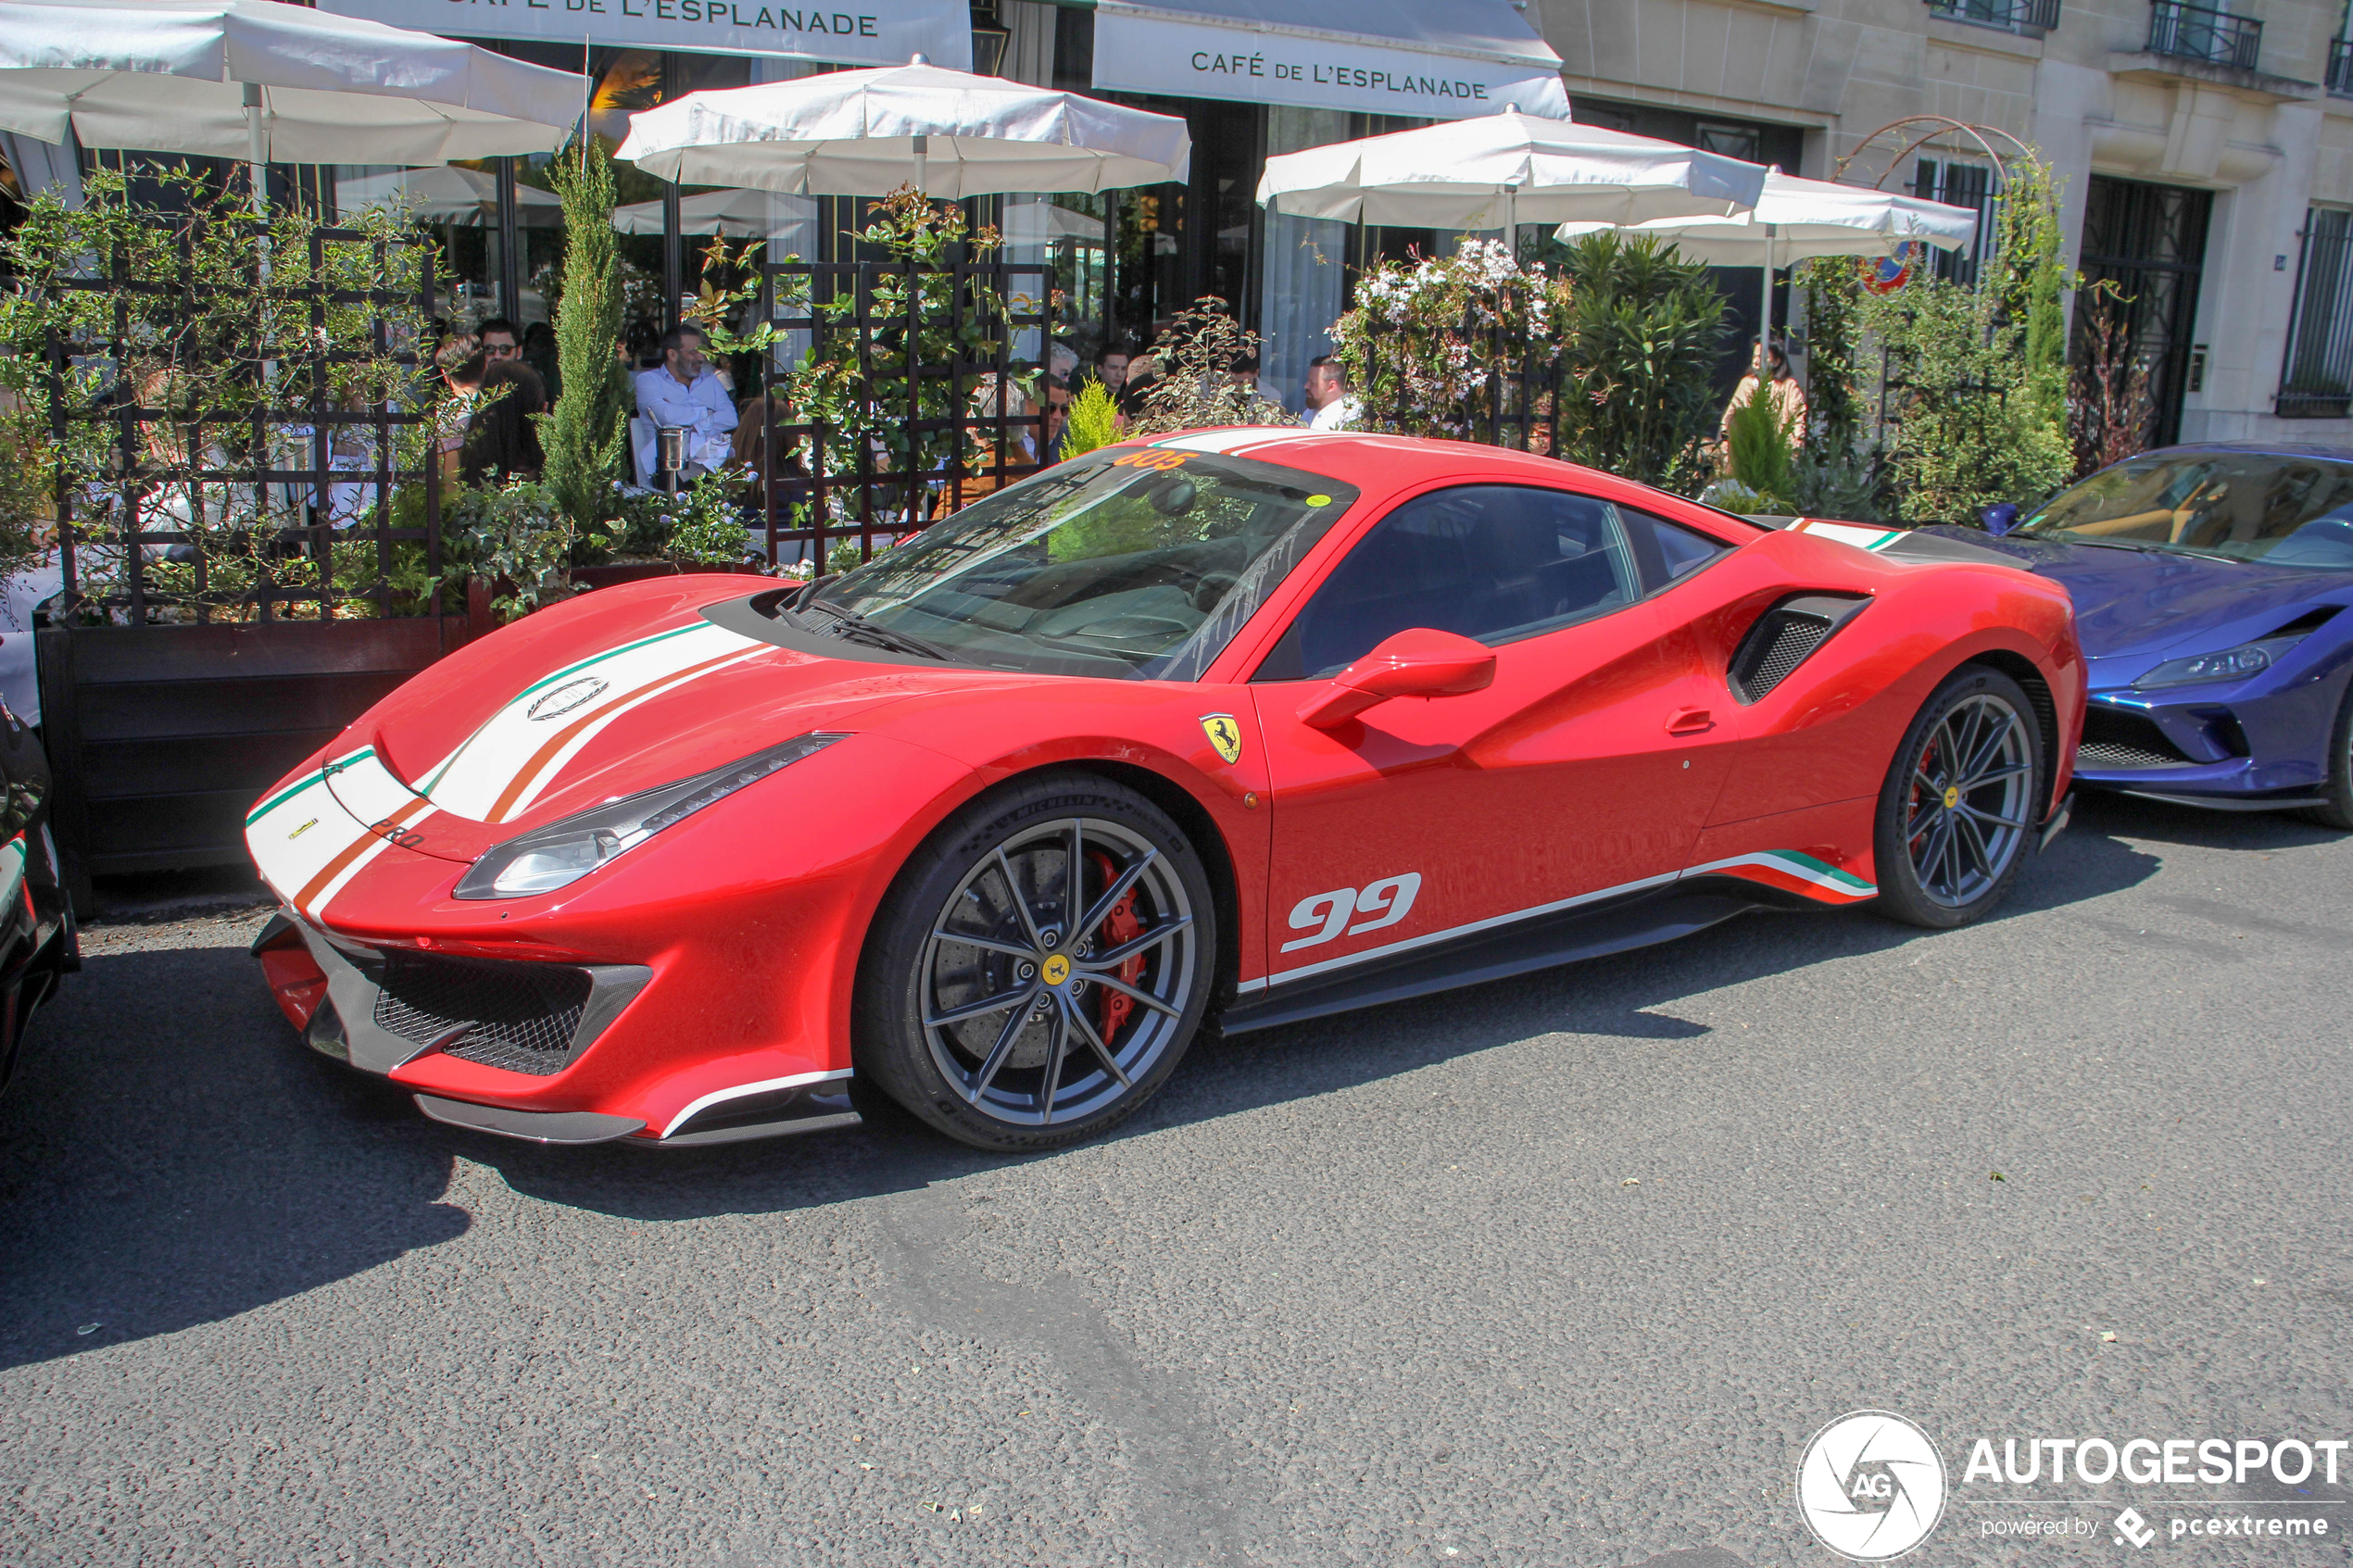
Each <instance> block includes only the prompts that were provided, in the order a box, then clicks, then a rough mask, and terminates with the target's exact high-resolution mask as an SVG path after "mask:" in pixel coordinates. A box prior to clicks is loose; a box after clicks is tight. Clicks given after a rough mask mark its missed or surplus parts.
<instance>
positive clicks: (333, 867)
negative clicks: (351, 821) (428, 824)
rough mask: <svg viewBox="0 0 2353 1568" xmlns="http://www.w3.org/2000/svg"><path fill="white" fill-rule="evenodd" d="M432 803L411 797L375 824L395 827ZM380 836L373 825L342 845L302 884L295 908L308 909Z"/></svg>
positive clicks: (296, 897)
mask: <svg viewBox="0 0 2353 1568" xmlns="http://www.w3.org/2000/svg"><path fill="white" fill-rule="evenodd" d="M432 804H433V802H431V801H430V800H426V799H423V798H422V797H416V798H412V799H410V801H409V804H408V805H406V806H403V807H402V808H401V809H399V810H397V811H395V812H394V813H393V814H392V815H391V816H389V817H386V818H385V819H384V821H383V822H381V823H378V824H377V826H379V827H388V828H396V827H398V826H399V825H400V824H401V823H403V822H407V821H409V818H411V817H413V816H415V815H416V814H417V813H418V812H420V811H422V810H424V809H427V808H428V807H430V806H431V805H432ZM382 836H383V835H382V834H379V833H378V832H377V831H376V828H375V827H371V828H369V829H368V831H367V832H365V833H363V834H360V835H359V838H358V839H357V840H356V841H354V842H353V843H350V844H347V845H346V846H344V848H343V853H341V854H339V855H337V856H336V857H335V858H334V859H332V860H329V861H328V862H327V863H326V865H325V866H324V867H322V868H321V870H320V872H319V874H318V875H317V876H314V877H312V878H311V879H310V880H309V881H308V882H307V883H304V884H303V885H302V891H301V892H299V893H297V894H296V895H295V901H294V902H295V908H296V909H309V908H310V900H311V899H313V898H315V897H318V896H319V895H320V894H321V893H323V892H325V891H326V888H327V884H329V883H331V882H333V881H334V879H335V878H336V877H338V876H340V875H342V874H343V871H344V868H345V867H346V866H348V865H350V864H351V862H352V861H354V860H356V859H359V857H360V856H362V855H364V854H366V853H367V851H368V846H369V845H371V844H373V843H375V842H376V840H377V839H378V838H380V837H382ZM314 912H315V911H314Z"/></svg>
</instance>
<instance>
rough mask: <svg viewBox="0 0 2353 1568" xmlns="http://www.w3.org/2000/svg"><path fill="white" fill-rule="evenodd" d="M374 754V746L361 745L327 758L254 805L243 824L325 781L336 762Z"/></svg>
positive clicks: (250, 824) (266, 813)
mask: <svg viewBox="0 0 2353 1568" xmlns="http://www.w3.org/2000/svg"><path fill="white" fill-rule="evenodd" d="M375 754H376V748H375V747H374V746H361V747H360V748H359V750H357V751H355V752H352V753H350V754H349V755H348V756H344V757H336V758H331V759H328V761H327V762H326V763H325V764H323V765H322V766H321V768H320V770H319V771H317V772H315V773H313V774H311V775H310V776H309V777H308V778H307V779H305V780H303V781H302V782H301V783H300V784H288V785H287V786H286V787H285V788H283V789H282V790H280V791H279V792H278V793H277V794H275V795H273V796H271V797H270V798H269V799H267V800H265V801H263V802H262V803H261V804H260V805H258V806H257V807H255V808H254V809H253V810H252V811H251V812H249V813H248V814H247V815H246V817H245V826H247V827H251V826H253V824H254V823H256V822H259V821H261V819H262V818H264V817H266V816H268V815H269V814H270V813H271V812H272V811H274V810H276V809H278V808H279V807H281V806H283V805H284V804H285V803H286V802H287V801H289V800H292V799H293V798H294V797H296V796H297V795H300V794H301V793H302V792H303V791H304V790H306V789H308V788H309V787H310V786H311V785H312V784H324V783H326V780H327V769H328V768H331V767H333V766H334V765H335V764H336V763H338V762H357V761H359V759H361V758H363V757H373V756H374V755H375Z"/></svg>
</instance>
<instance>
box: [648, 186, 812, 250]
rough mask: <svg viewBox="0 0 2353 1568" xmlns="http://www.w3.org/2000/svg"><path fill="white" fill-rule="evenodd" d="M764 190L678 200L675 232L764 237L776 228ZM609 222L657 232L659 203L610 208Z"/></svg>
mask: <svg viewBox="0 0 2353 1568" xmlns="http://www.w3.org/2000/svg"><path fill="white" fill-rule="evenodd" d="M772 199H773V198H772V197H771V196H770V194H769V193H767V192H766V191H702V192H699V193H698V194H694V195H691V196H682V197H681V198H679V202H678V232H680V233H682V234H733V235H735V236H736V238H737V239H766V238H767V237H768V236H769V235H770V234H771V233H773V232H775V229H776V220H775V217H774V214H773V213H772V212H771V211H770V210H769V207H770V203H771V201H772ZM612 226H613V227H614V228H616V229H618V230H620V231H621V232H623V233H624V234H659V233H661V232H662V229H661V203H660V202H658V201H650V202H631V203H630V204H629V205H628V206H627V207H615V208H613V211H612Z"/></svg>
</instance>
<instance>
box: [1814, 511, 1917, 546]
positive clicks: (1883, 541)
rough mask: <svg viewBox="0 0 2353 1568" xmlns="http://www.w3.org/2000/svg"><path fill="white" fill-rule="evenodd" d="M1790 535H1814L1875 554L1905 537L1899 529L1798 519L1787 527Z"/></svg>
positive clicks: (1903, 532)
mask: <svg viewBox="0 0 2353 1568" xmlns="http://www.w3.org/2000/svg"><path fill="white" fill-rule="evenodd" d="M1789 531H1790V532H1791V533H1814V534H1818V535H1820V536H1821V537H1822V538H1825V539H1832V540H1836V541H1837V542H1838V543H1839V544H1842V545H1852V546H1855V547H1856V549H1858V550H1870V551H1873V552H1875V553H1876V552H1877V551H1880V550H1884V549H1885V548H1887V547H1888V546H1890V545H1893V544H1894V543H1895V542H1896V541H1897V540H1899V539H1901V538H1903V537H1904V536H1905V531H1904V530H1903V529H1900V528H1871V527H1868V526H1866V525H1864V524H1862V523H1856V522H1823V521H1818V520H1817V519H1814V518H1810V517H1806V518H1800V519H1798V520H1797V521H1795V522H1793V523H1791V524H1790V525H1789Z"/></svg>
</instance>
